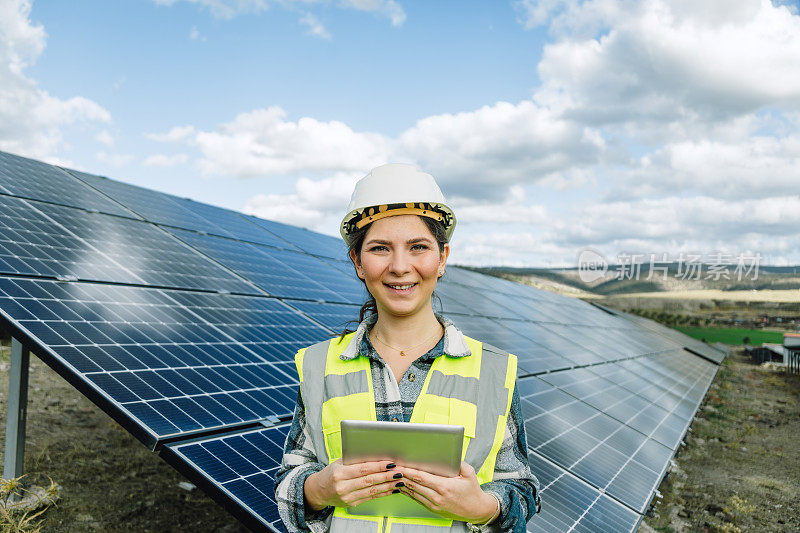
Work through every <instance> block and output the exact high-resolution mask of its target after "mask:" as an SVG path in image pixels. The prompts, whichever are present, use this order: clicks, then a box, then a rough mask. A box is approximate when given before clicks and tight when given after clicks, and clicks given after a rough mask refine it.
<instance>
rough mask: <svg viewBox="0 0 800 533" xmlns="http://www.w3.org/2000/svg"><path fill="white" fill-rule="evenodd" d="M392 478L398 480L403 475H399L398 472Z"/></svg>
mask: <svg viewBox="0 0 800 533" xmlns="http://www.w3.org/2000/svg"><path fill="white" fill-rule="evenodd" d="M392 477H393V478H395V479H400V478H401V477H403V474H401V473H400V472H398V473H396V474H395V475H393V476H392Z"/></svg>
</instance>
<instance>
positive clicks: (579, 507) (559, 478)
mask: <svg viewBox="0 0 800 533" xmlns="http://www.w3.org/2000/svg"><path fill="white" fill-rule="evenodd" d="M528 463H529V464H530V467H531V470H532V471H534V472H536V476H537V478H538V479H539V483H540V485H541V487H540V488H541V496H542V501H543V502H544V503H543V504H542V511H541V513H540V514H538V515H536V517H535V518H534V519H533V520H531V521H530V522H529V523H528V531H529V532H531V533H540V532H541V533H550V532H552V531H582V532H586V533H595V532H599V533H602V532H613V533H618V532H619V533H623V532H626V531H635V530H636V528H637V526H638V525H639V521H640V520H641V516H640V515H638V514H637V513H635V512H633V511H632V510H631V509H628V508H627V507H625V506H624V505H621V504H620V503H619V502H617V501H615V500H613V499H612V498H609V497H608V496H606V495H604V494H603V493H602V492H601V491H599V490H597V489H596V488H595V487H592V486H591V485H588V484H587V483H585V482H583V481H581V480H580V479H579V478H577V477H575V476H573V475H571V474H570V473H569V472H567V471H566V470H564V469H563V468H561V467H559V466H558V465H556V464H554V463H553V462H551V461H548V460H547V459H545V458H544V457H542V456H541V455H538V454H536V453H533V452H531V453H530V454H529V455H528Z"/></svg>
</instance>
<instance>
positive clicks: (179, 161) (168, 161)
mask: <svg viewBox="0 0 800 533" xmlns="http://www.w3.org/2000/svg"><path fill="white" fill-rule="evenodd" d="M187 161H189V156H188V155H186V154H175V155H164V154H155V155H151V156H149V157H147V158H146V159H145V160H144V162H143V163H142V165H144V166H146V167H174V166H175V165H183V164H185V163H186V162H187Z"/></svg>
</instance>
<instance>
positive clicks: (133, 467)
mask: <svg viewBox="0 0 800 533" xmlns="http://www.w3.org/2000/svg"><path fill="white" fill-rule="evenodd" d="M9 357H10V349H9V348H8V346H3V347H2V348H0V419H2V424H1V427H2V430H0V431H2V434H3V438H2V440H1V441H0V446H2V448H3V449H4V448H5V415H6V398H7V394H6V393H7V391H8V361H9ZM29 379H30V383H29V392H28V424H27V439H26V447H25V472H26V473H27V474H26V476H25V479H30V480H31V481H32V482H34V483H35V484H36V485H44V486H47V485H49V480H48V476H49V477H50V478H52V479H53V481H55V482H56V483H58V485H59V486H60V490H59V495H60V499H59V500H58V502H57V503H56V505H55V506H53V507H51V508H50V509H49V510H47V512H46V513H45V514H44V515H43V517H44V522H43V524H42V525H43V528H42V531H43V532H57V533H67V532H69V533H78V532H80V533H83V532H87V531H102V532H123V531H124V532H130V531H137V532H167V531H175V532H177V531H180V532H194V531H198V532H199V531H203V532H209V531H214V532H217V531H221V532H226V533H240V532H246V531H248V530H247V529H246V528H244V527H243V526H242V525H241V524H240V523H239V522H238V521H237V520H236V519H235V518H233V517H232V516H231V515H230V514H229V513H228V512H227V511H225V510H224V509H223V508H222V507H220V506H219V505H217V504H216V503H215V502H214V501H213V500H211V499H210V498H209V497H207V496H206V495H205V494H203V493H202V492H201V491H200V490H199V489H194V490H191V491H187V490H185V489H183V488H180V487H179V486H178V483H180V482H182V481H186V479H185V478H184V477H183V476H181V475H180V474H179V473H178V472H177V471H175V470H174V469H173V468H172V467H171V466H169V465H168V464H167V463H165V462H164V461H163V460H162V459H160V458H159V457H158V456H157V455H156V454H155V453H152V452H150V451H149V450H148V449H147V448H145V446H143V445H142V444H141V443H140V442H139V441H138V440H136V439H134V438H133V437H132V436H131V435H130V434H128V432H127V431H125V430H124V429H122V427H121V426H119V425H118V424H117V423H116V422H114V421H113V420H111V418H109V417H108V415H106V414H105V413H104V412H103V411H101V410H100V409H99V408H97V407H95V405H94V404H93V403H91V402H90V401H89V400H87V399H86V398H85V397H84V396H83V395H82V394H80V393H79V392H78V391H77V390H75V389H74V388H73V387H72V386H71V385H69V384H68V383H67V382H66V381H64V380H63V379H62V378H61V377H60V376H59V375H58V374H56V373H55V372H53V371H52V370H50V368H49V367H48V366H47V365H45V364H44V363H42V362H41V361H39V359H37V358H36V357H35V356H33V355H32V356H31V365H30V376H29Z"/></svg>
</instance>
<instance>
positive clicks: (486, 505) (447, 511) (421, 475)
mask: <svg viewBox="0 0 800 533" xmlns="http://www.w3.org/2000/svg"><path fill="white" fill-rule="evenodd" d="M396 471H397V472H400V473H402V474H403V479H401V480H400V481H402V482H403V483H404V484H405V486H404V487H400V490H401V491H402V492H404V493H405V494H408V495H409V496H410V497H412V498H414V499H415V500H417V501H418V502H420V503H421V504H422V505H424V506H425V507H427V508H428V509H430V510H432V511H434V512H436V513H438V514H440V515H442V516H443V517H445V518H450V519H452V520H462V521H464V522H470V523H473V524H483V523H484V522H486V521H487V520H489V518H491V517H492V515H493V514H494V513H495V511H496V510H497V501H496V500H495V498H494V496H492V495H490V494H487V493H485V492H483V490H482V489H481V486H480V485H479V484H478V477H477V475H476V474H475V469H474V468H472V466H470V465H469V464H468V463H465V462H464V461H462V462H461V470H460V472H459V474H458V475H457V476H456V477H442V476H437V475H435V474H431V473H429V472H425V471H423V470H416V469H414V468H408V467H406V466H403V465H401V464H398V465H397V468H396Z"/></svg>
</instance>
